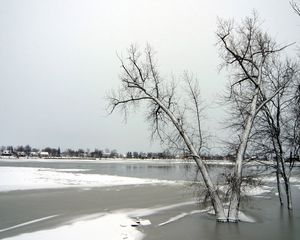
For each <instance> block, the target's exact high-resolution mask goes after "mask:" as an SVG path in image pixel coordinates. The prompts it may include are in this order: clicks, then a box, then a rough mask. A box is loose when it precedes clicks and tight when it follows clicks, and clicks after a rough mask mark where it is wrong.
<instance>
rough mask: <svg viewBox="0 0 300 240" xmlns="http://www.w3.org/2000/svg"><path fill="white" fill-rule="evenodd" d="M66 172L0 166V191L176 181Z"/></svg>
mask: <svg viewBox="0 0 300 240" xmlns="http://www.w3.org/2000/svg"><path fill="white" fill-rule="evenodd" d="M73 171H74V169H73V170H72V172H65V171H62V170H58V171H57V170H56V169H50V168H27V167H0V191H13V190H28V189H49V188H67V187H82V188H89V187H108V186H120V185H139V184H174V183H176V182H175V181H166V180H157V179H142V178H132V177H120V176H111V175H100V174H88V173H80V172H73Z"/></svg>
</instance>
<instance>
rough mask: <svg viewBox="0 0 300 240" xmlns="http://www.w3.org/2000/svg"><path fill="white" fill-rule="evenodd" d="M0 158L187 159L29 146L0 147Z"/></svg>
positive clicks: (215, 157) (165, 153)
mask: <svg viewBox="0 0 300 240" xmlns="http://www.w3.org/2000/svg"><path fill="white" fill-rule="evenodd" d="M0 156H3V157H17V158H18V157H37V158H38V157H40V158H87V159H88V158H93V159H95V158H99V159H101V158H129V159H131V158H138V159H174V158H187V156H185V155H178V154H173V153H171V152H170V151H163V152H147V153H145V152H137V151H128V152H127V153H125V154H122V153H118V151H117V150H116V149H113V150H109V149H104V150H99V149H97V148H96V149H94V150H93V151H91V150H90V149H86V150H84V149H81V148H79V149H76V150H74V149H71V148H68V149H65V150H63V151H62V150H61V149H60V147H57V148H51V147H46V148H42V149H39V148H36V147H31V146H30V145H26V146H22V145H21V146H16V147H14V146H1V147H0ZM202 157H203V159H213V160H224V159H226V160H232V159H234V156H229V155H227V156H221V155H203V156H202Z"/></svg>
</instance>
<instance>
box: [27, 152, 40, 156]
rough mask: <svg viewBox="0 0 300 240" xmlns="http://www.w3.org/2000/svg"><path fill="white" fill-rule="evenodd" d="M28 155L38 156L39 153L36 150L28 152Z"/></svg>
mask: <svg viewBox="0 0 300 240" xmlns="http://www.w3.org/2000/svg"><path fill="white" fill-rule="evenodd" d="M29 156H30V157H39V153H38V152H30V154H29Z"/></svg>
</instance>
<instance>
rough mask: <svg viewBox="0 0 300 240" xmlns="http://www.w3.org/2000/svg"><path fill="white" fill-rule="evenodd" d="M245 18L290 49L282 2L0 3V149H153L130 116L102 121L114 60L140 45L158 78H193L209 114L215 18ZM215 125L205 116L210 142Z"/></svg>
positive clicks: (294, 33) (293, 23) (217, 80)
mask: <svg viewBox="0 0 300 240" xmlns="http://www.w3.org/2000/svg"><path fill="white" fill-rule="evenodd" d="M253 9H256V10H257V11H258V12H259V14H260V16H261V18H262V19H263V20H264V25H263V26H264V28H265V29H267V30H268V31H269V32H270V33H271V35H273V36H274V37H275V38H276V39H277V41H278V42H279V43H283V44H284V43H291V42H295V41H296V42H297V43H299V42H300V20H299V18H298V17H297V16H296V15H295V14H294V13H293V12H292V10H291V8H290V6H289V1H288V0H263V1H262V0H252V1H246V0H226V1H224V0H210V1H200V0H35V1H33V0H26V1H25V0H19V1H17V0H0V30H1V31H0V91H1V93H0V145H25V144H30V145H33V146H37V147H45V146H51V147H58V146H60V147H61V148H63V149H65V148H69V147H71V148H79V147H81V148H90V149H94V148H96V147H97V148H99V149H104V148H110V149H112V148H115V149H118V150H119V151H120V152H125V151H127V150H130V151H135V150H136V151H156V150H159V149H160V148H159V145H158V144H156V143H153V144H151V143H150V140H149V132H148V131H147V128H148V127H147V124H146V123H144V119H143V117H142V116H141V115H140V114H131V116H130V118H129V121H128V123H127V124H124V122H123V121H122V118H121V116H120V115H119V114H117V113H115V114H113V115H112V116H106V112H105V105H106V102H105V99H104V97H105V93H106V92H107V91H109V90H110V89H111V88H115V87H117V86H118V81H119V79H118V74H119V72H120V63H119V62H118V59H117V57H116V52H118V53H122V52H124V53H125V51H126V48H127V47H128V46H129V44H130V43H137V44H139V45H140V46H141V47H143V46H144V45H145V43H147V42H148V43H150V44H151V45H152V46H153V47H154V49H155V50H156V51H157V58H158V61H159V65H160V69H161V71H162V75H163V76H165V77H168V76H170V75H171V74H175V75H177V74H178V75H180V74H182V72H183V71H184V70H189V71H191V72H193V73H194V75H196V76H197V78H198V79H199V81H200V85H201V88H202V94H203V98H204V99H205V100H206V103H207V104H208V105H209V106H211V103H212V101H213V99H214V98H215V96H216V95H217V94H219V93H220V92H222V90H223V87H224V83H225V81H226V79H225V77H224V75H225V73H223V74H219V73H218V72H217V69H218V64H219V59H218V55H217V49H216V47H215V46H214V44H215V42H216V37H215V30H216V22H217V21H216V20H217V17H218V16H219V17H222V18H228V17H230V18H235V19H237V20H239V19H240V18H242V17H244V16H246V15H249V14H250V13H251V11H252V10H253ZM292 48H293V49H291V50H290V51H293V50H294V49H295V46H294V47H292ZM221 118H222V111H220V110H219V109H216V108H213V109H210V110H208V117H207V122H208V124H207V128H208V129H210V130H211V131H212V132H213V134H217V133H218V128H219V125H218V124H217V123H218V121H219V120H220V119H221Z"/></svg>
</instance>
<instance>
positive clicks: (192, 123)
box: [108, 46, 227, 222]
mask: <svg viewBox="0 0 300 240" xmlns="http://www.w3.org/2000/svg"><path fill="white" fill-rule="evenodd" d="M120 62H121V68H122V73H121V75H120V80H121V87H120V89H119V90H118V91H112V92H111V94H109V96H108V98H109V103H110V111H111V112H113V111H114V110H115V109H116V108H117V107H118V108H119V109H120V110H121V111H122V112H123V113H124V115H125V117H126V116H127V113H128V110H130V108H131V107H135V106H137V105H138V104H140V103H141V102H143V103H144V104H146V109H147V111H148V112H147V120H148V122H149V123H150V125H151V128H152V136H158V137H159V139H160V140H161V141H162V142H164V143H169V144H171V145H173V146H176V148H178V149H180V148H181V149H183V150H184V151H185V152H186V153H187V154H188V155H189V156H190V157H191V158H192V159H193V160H194V161H195V163H196V165H197V167H198V169H199V171H200V172H201V174H202V177H203V180H204V183H205V186H206V188H207V191H208V193H209V197H210V199H211V202H212V205H213V208H214V210H215V213H216V219H217V221H221V222H226V221H227V218H226V216H225V213H224V207H223V204H222V201H221V199H220V196H219V194H218V191H217V188H216V186H215V184H214V183H213V181H212V179H211V177H210V174H209V172H208V168H207V166H206V164H205V162H204V161H203V160H202V159H201V157H200V150H201V147H202V145H203V136H202V132H201V119H200V116H201V114H200V113H201V100H200V89H199V86H198V84H197V82H196V81H195V79H193V78H192V77H191V76H190V75H189V74H185V75H184V81H183V83H184V84H185V87H184V88H185V89H186V92H185V93H186V95H185V96H182V95H179V94H178V91H177V87H176V86H177V84H175V82H174V81H166V80H165V79H164V78H162V77H161V75H160V74H159V71H158V68H157V64H156V60H155V57H154V52H153V50H152V49H151V47H149V46H148V47H146V49H145V51H144V52H143V53H142V52H140V51H139V50H138V49H137V48H136V47H135V46H131V47H130V48H129V49H128V54H127V58H126V59H123V58H120ZM187 99H189V100H187ZM144 106H145V105H144Z"/></svg>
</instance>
